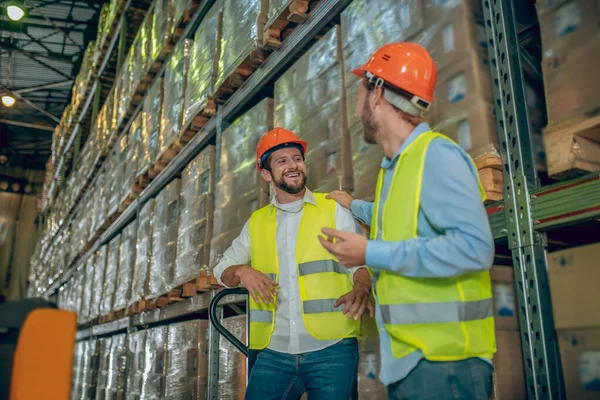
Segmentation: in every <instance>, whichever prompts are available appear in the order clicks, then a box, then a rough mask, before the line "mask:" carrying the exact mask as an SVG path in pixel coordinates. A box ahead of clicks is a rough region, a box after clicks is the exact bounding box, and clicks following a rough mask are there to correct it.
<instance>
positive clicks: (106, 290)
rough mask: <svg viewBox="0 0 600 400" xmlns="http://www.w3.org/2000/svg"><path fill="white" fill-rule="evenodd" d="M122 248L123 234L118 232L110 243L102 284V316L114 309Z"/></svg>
mask: <svg viewBox="0 0 600 400" xmlns="http://www.w3.org/2000/svg"><path fill="white" fill-rule="evenodd" d="M120 248H121V234H118V235H117V236H115V237H114V238H113V239H112V240H111V241H110V242H109V243H108V248H107V257H106V259H107V260H106V269H105V272H104V285H103V286H102V302H101V303H100V316H105V315H107V314H108V313H109V312H111V311H112V310H113V306H114V300H115V288H116V283H117V276H118V274H119V258H120V254H119V251H120Z"/></svg>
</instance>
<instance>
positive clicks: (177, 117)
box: [159, 39, 193, 154]
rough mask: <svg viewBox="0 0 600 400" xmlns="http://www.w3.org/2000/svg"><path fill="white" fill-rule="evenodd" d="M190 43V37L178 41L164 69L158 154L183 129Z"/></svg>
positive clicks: (191, 43) (191, 42)
mask: <svg viewBox="0 0 600 400" xmlns="http://www.w3.org/2000/svg"><path fill="white" fill-rule="evenodd" d="M192 45H193V41H192V40H191V39H185V40H183V41H182V42H180V43H178V44H177V46H175V50H173V55H172V56H171V58H170V59H169V64H168V65H167V70H166V71H165V79H164V106H163V108H162V117H161V122H160V151H159V153H160V154H162V153H163V152H164V151H165V150H166V149H167V148H168V147H169V146H170V145H171V144H172V143H173V142H174V141H175V140H176V139H177V138H178V137H179V135H180V133H182V130H183V126H182V125H183V117H184V114H185V91H186V87H187V73H188V67H189V62H190V51H191V48H192Z"/></svg>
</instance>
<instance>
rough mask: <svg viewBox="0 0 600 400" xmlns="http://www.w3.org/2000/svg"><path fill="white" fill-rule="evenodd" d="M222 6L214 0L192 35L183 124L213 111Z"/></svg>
mask: <svg viewBox="0 0 600 400" xmlns="http://www.w3.org/2000/svg"><path fill="white" fill-rule="evenodd" d="M222 9H223V4H222V1H220V0H219V1H216V2H215V4H213V5H212V7H211V8H210V10H209V11H208V13H207V14H206V16H205V17H204V19H203V20H202V22H201V23H200V26H199V27H198V30H197V31H196V35H195V36H194V44H193V48H192V51H191V56H190V58H191V59H190V65H189V70H188V77H187V80H188V84H187V87H186V91H185V121H184V126H187V125H188V121H191V120H193V119H194V118H195V117H196V115H198V113H200V112H202V111H210V112H216V109H215V104H214V97H213V96H214V90H215V80H216V78H217V71H218V68H219V55H220V45H221V42H220V39H221V24H222V17H223V15H222Z"/></svg>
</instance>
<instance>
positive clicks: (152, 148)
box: [136, 78, 163, 176]
mask: <svg viewBox="0 0 600 400" xmlns="http://www.w3.org/2000/svg"><path fill="white" fill-rule="evenodd" d="M162 102H163V79H162V78H159V79H155V81H154V82H153V83H152V86H151V87H150V89H149V90H148V93H147V94H146V98H145V99H144V105H143V115H144V117H143V118H144V122H143V127H142V131H141V134H142V140H141V141H138V143H141V144H140V145H139V147H138V150H137V158H138V165H137V173H136V176H140V175H143V174H144V173H146V172H147V171H148V168H150V167H151V166H152V164H154V162H155V161H156V157H157V153H158V147H159V143H160V142H159V139H160V116H161V112H162Z"/></svg>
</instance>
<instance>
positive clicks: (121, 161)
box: [108, 119, 137, 215]
mask: <svg viewBox="0 0 600 400" xmlns="http://www.w3.org/2000/svg"><path fill="white" fill-rule="evenodd" d="M134 121H137V119H136V120H134ZM128 155H129V135H127V134H125V135H123V136H121V138H119V140H117V143H116V144H115V148H114V151H113V153H112V158H113V160H112V162H111V164H109V168H112V169H111V170H110V171H111V173H112V179H111V182H110V191H109V195H110V202H109V205H108V215H114V214H115V213H116V212H118V211H119V207H120V206H121V202H122V201H123V198H124V197H125V195H126V194H129V191H130V190H131V179H128V176H127V175H126V174H127V173H128V171H130V167H129V166H130V164H131V159H130V158H128Z"/></svg>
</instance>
